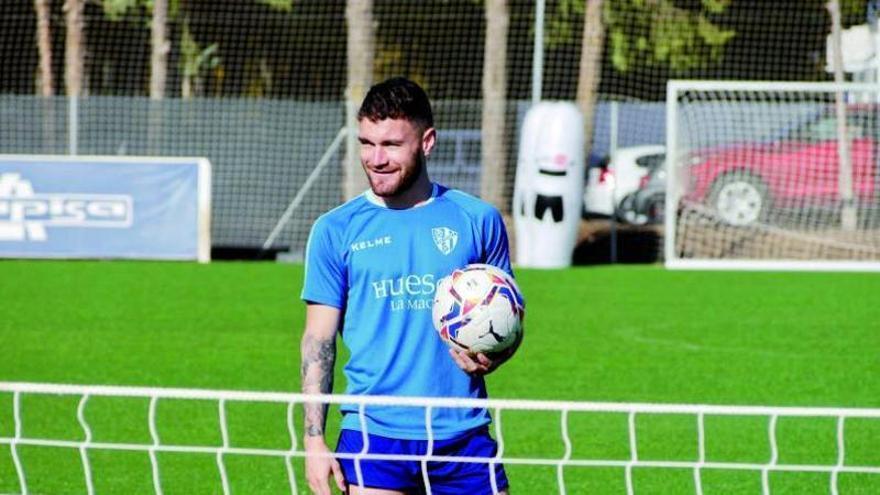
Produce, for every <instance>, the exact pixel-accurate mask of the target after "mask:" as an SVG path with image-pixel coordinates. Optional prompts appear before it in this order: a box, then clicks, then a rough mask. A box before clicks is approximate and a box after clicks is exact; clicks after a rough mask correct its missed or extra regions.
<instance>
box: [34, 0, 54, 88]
mask: <svg viewBox="0 0 880 495" xmlns="http://www.w3.org/2000/svg"><path fill="white" fill-rule="evenodd" d="M49 3H50V0H34V10H35V11H36V14H37V51H38V52H39V54H40V75H39V79H38V81H37V90H38V92H39V93H40V95H41V96H47V97H48V96H52V95H53V94H55V82H54V81H53V79H52V34H51V30H50V24H49V22H50V21H49V8H50V7H49Z"/></svg>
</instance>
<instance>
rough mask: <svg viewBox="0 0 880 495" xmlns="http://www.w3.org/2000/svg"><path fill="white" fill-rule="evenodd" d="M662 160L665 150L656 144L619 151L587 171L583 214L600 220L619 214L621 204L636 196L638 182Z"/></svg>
mask: <svg viewBox="0 0 880 495" xmlns="http://www.w3.org/2000/svg"><path fill="white" fill-rule="evenodd" d="M665 159H666V147H665V146H663V145H659V144H650V145H643V146H630V147H626V148H619V149H618V150H617V151H615V152H614V154H612V155H611V157H610V158H609V159H606V160H604V161H603V162H602V164H601V165H600V166H598V167H590V169H589V170H588V171H587V186H586V187H585V188H584V212H585V213H586V214H587V215H590V216H604V217H611V216H613V215H615V214H617V213H619V211H620V203H621V201H623V199H624V198H626V197H627V196H629V195H630V194H632V193H634V192H636V191H637V190H638V189H639V187H641V186H642V184H641V181H642V179H643V178H644V177H646V176H647V175H648V173H649V172H650V171H651V170H652V169H653V168H654V167H656V166H657V165H660V164H661V163H662V162H663V161H664V160H665Z"/></svg>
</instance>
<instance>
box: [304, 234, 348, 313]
mask: <svg viewBox="0 0 880 495" xmlns="http://www.w3.org/2000/svg"><path fill="white" fill-rule="evenodd" d="M328 223H329V222H328V221H327V220H326V218H323V219H319V220H318V221H317V222H315V224H314V225H313V226H312V232H311V233H310V234H309V241H308V244H307V245H306V268H305V282H304V283H303V290H302V299H303V300H304V301H307V302H312V303H317V304H324V305H327V306H333V307H334V308H339V309H342V308H343V307H345V294H346V291H347V290H348V287H347V282H346V273H345V265H344V263H343V260H342V257H341V254H340V253H341V249H340V247H339V242H338V240H337V239H335V237H334V236H333V233H332V232H331V229H330V228H329V225H328Z"/></svg>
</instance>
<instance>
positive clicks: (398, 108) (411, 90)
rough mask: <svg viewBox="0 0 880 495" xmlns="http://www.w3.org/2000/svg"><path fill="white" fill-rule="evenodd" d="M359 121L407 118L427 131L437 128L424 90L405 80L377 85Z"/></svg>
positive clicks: (368, 93) (373, 88)
mask: <svg viewBox="0 0 880 495" xmlns="http://www.w3.org/2000/svg"><path fill="white" fill-rule="evenodd" d="M357 118H358V120H361V119H364V118H366V119H369V120H371V121H373V122H377V121H380V120H385V119H406V120H409V121H410V122H412V123H413V124H415V125H417V126H419V127H421V128H422V130H424V129H428V128H430V127H434V113H433V112H432V111H431V102H430V101H429V100H428V95H427V94H426V93H425V90H423V89H422V88H421V86H419V85H418V84H416V83H414V82H412V81H410V80H409V79H407V78H405V77H392V78H391V79H388V80H385V81H382V82H380V83H379V84H376V85H375V86H373V87H372V88H370V91H368V92H367V96H365V97H364V102H363V103H362V104H361V108H360V110H358V115H357Z"/></svg>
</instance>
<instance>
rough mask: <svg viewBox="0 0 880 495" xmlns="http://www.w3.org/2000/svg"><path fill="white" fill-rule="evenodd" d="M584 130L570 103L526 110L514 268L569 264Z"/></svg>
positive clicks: (580, 184) (581, 185)
mask: <svg viewBox="0 0 880 495" xmlns="http://www.w3.org/2000/svg"><path fill="white" fill-rule="evenodd" d="M583 129H584V126H583V117H582V116H581V113H580V111H579V110H578V108H577V107H576V106H575V105H574V104H573V103H568V102H542V103H538V104H536V105H535V106H533V107H532V108H531V109H529V111H528V113H526V117H525V119H524V121H523V126H522V135H521V139H520V148H519V158H518V161H517V168H516V184H515V187H514V193H513V208H512V210H513V215H514V227H515V229H516V263H517V265H519V266H522V267H532V268H564V267H567V266H571V258H572V252H573V251H574V246H575V243H576V241H577V231H578V226H579V224H580V219H581V210H582V208H583V204H582V201H583V194H584V135H583Z"/></svg>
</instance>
